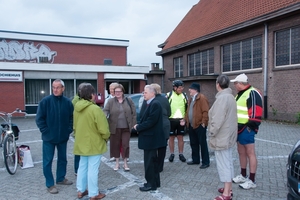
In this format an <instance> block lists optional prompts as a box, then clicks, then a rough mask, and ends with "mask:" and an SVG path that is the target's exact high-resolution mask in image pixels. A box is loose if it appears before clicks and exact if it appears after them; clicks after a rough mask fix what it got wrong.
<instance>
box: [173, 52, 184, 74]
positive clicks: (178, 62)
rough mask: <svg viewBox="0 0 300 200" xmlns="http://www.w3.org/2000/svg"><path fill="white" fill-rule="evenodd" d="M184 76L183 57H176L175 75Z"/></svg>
mask: <svg viewBox="0 0 300 200" xmlns="http://www.w3.org/2000/svg"><path fill="white" fill-rule="evenodd" d="M182 76H183V65H182V57H178V58H174V77H175V78H178V77H182Z"/></svg>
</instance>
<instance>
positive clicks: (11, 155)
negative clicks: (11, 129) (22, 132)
mask: <svg viewBox="0 0 300 200" xmlns="http://www.w3.org/2000/svg"><path fill="white" fill-rule="evenodd" d="M3 157H4V164H5V167H6V169H7V171H8V173H9V174H11V175H14V174H15V173H16V171H17V167H18V154H17V145H16V143H15V141H14V140H13V136H12V135H7V136H6V137H5V138H4V142H3Z"/></svg>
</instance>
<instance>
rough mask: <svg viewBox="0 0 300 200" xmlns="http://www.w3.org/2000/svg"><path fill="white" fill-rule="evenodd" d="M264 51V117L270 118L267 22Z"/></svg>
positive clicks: (266, 25)
mask: <svg viewBox="0 0 300 200" xmlns="http://www.w3.org/2000/svg"><path fill="white" fill-rule="evenodd" d="M264 48H265V51H264V52H265V53H264V70H263V71H264V118H265V119H267V118H268V24H267V23H265V47H264Z"/></svg>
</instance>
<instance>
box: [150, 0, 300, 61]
mask: <svg viewBox="0 0 300 200" xmlns="http://www.w3.org/2000/svg"><path fill="white" fill-rule="evenodd" d="M298 10H300V3H296V4H293V5H291V6H288V7H285V8H282V9H279V10H276V11H274V12H271V13H268V14H265V15H261V16H259V17H256V18H253V19H250V20H248V21H245V22H242V23H239V24H236V25H234V26H231V27H228V28H225V29H222V30H219V31H216V32H213V33H211V34H208V35H205V36H203V37H200V38H196V39H193V40H190V41H187V42H185V43H182V44H179V45H176V46H173V47H170V48H168V49H165V50H161V51H158V52H156V55H157V56H161V55H163V54H167V53H170V52H172V51H176V50H179V49H182V48H185V47H188V46H190V45H193V44H197V43H200V42H203V41H206V40H209V39H213V38H215V37H219V36H221V35H225V34H228V33H231V32H233V31H237V30H240V29H243V28H246V27H249V26H252V25H255V24H259V23H262V22H266V21H268V20H271V19H274V18H276V17H280V16H282V15H285V14H289V13H292V12H295V11H298ZM166 43H167V41H166V42H164V43H163V44H164V45H165V44H166Z"/></svg>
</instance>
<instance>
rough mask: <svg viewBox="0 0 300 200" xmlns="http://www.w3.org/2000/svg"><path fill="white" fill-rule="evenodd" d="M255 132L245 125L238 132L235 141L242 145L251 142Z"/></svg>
mask: <svg viewBox="0 0 300 200" xmlns="http://www.w3.org/2000/svg"><path fill="white" fill-rule="evenodd" d="M255 134H256V132H255V131H253V130H252V129H250V128H249V127H246V128H245V129H244V130H243V131H242V132H241V133H240V134H238V137H237V141H238V142H239V143H240V144H242V145H246V144H253V143H254V137H255Z"/></svg>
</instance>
